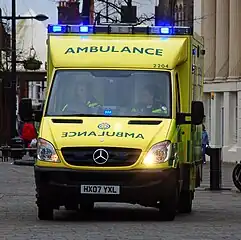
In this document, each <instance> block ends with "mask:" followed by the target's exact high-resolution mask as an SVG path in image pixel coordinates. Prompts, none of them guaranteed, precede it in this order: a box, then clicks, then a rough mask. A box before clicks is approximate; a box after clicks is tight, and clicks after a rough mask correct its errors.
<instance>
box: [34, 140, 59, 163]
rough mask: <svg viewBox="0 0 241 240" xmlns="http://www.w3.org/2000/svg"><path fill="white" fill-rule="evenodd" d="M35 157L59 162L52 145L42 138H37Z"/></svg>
mask: <svg viewBox="0 0 241 240" xmlns="http://www.w3.org/2000/svg"><path fill="white" fill-rule="evenodd" d="M37 158H38V160H40V161H46V162H60V161H59V158H58V155H57V153H56V151H55V149H54V146H53V145H52V144H51V143H50V142H48V141H46V140H44V139H42V138H39V139H38V143H37Z"/></svg>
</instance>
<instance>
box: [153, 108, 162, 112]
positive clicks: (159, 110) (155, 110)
mask: <svg viewBox="0 0 241 240" xmlns="http://www.w3.org/2000/svg"><path fill="white" fill-rule="evenodd" d="M152 113H162V110H161V109H160V108H158V109H153V110H152Z"/></svg>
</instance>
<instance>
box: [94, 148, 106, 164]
mask: <svg viewBox="0 0 241 240" xmlns="http://www.w3.org/2000/svg"><path fill="white" fill-rule="evenodd" d="M108 159H109V153H108V152H107V151H106V150H105V149H97V150H96V151H95V152H94V153H93V160H94V162H95V163H96V164H105V163H106V162H107V161H108Z"/></svg>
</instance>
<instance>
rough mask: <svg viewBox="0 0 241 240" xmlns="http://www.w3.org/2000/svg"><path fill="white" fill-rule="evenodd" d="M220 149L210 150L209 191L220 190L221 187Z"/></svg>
mask: <svg viewBox="0 0 241 240" xmlns="http://www.w3.org/2000/svg"><path fill="white" fill-rule="evenodd" d="M221 155H222V149H221V148H211V149H210V190H211V191H214V190H221V185H222V165H221Z"/></svg>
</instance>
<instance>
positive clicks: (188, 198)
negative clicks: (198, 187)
mask: <svg viewBox="0 0 241 240" xmlns="http://www.w3.org/2000/svg"><path fill="white" fill-rule="evenodd" d="M192 200H193V192H192V191H183V192H181V193H180V197H179V202H178V211H179V213H191V212H192Z"/></svg>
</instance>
